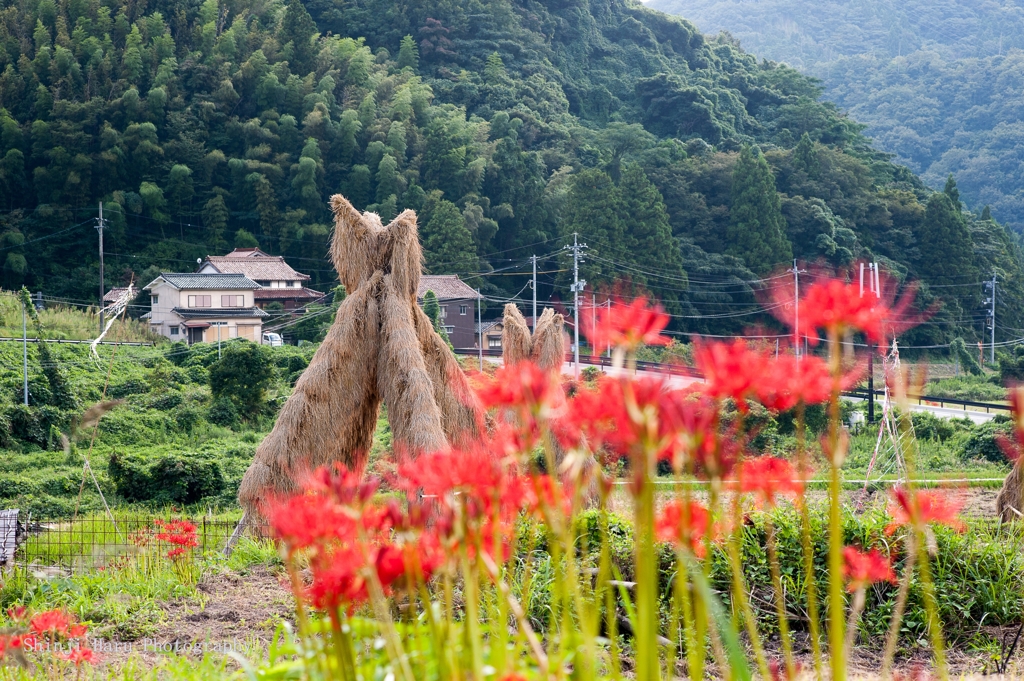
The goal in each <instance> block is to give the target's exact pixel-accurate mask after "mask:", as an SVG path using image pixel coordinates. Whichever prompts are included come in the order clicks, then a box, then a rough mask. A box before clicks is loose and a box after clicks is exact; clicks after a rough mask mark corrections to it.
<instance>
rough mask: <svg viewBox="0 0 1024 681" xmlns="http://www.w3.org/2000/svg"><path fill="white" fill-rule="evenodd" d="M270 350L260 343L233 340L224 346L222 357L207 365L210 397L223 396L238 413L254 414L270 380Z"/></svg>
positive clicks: (256, 412) (271, 369)
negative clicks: (209, 365) (211, 395)
mask: <svg viewBox="0 0 1024 681" xmlns="http://www.w3.org/2000/svg"><path fill="white" fill-rule="evenodd" d="M274 377H275V371H274V365H273V363H272V361H271V359H270V353H268V352H267V350H266V348H264V347H263V346H262V345H257V344H255V343H250V342H247V341H234V342H231V343H229V344H228V345H227V347H226V348H224V353H223V357H222V358H221V359H220V360H218V361H217V362H215V363H214V364H213V365H212V366H211V367H210V390H211V391H212V392H213V396H214V398H222V397H226V398H228V399H229V400H231V401H232V402H233V403H234V404H235V406H236V407H237V408H238V413H239V414H242V415H245V416H247V417H249V418H252V417H255V416H256V415H257V414H258V413H259V411H260V409H261V407H262V406H263V403H264V401H265V398H266V392H267V388H269V387H270V384H271V382H272V381H273V380H274Z"/></svg>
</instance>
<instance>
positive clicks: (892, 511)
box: [885, 487, 964, 534]
mask: <svg viewBox="0 0 1024 681" xmlns="http://www.w3.org/2000/svg"><path fill="white" fill-rule="evenodd" d="M962 507H963V504H962V503H961V502H958V501H956V500H953V499H950V498H949V496H948V495H946V494H943V493H942V492H941V491H938V490H918V491H914V492H911V491H910V490H908V489H906V488H905V487H895V488H893V490H892V500H891V501H890V503H889V515H891V516H892V523H890V524H889V526H888V527H886V528H885V532H886V534H892V533H893V532H895V531H896V529H897V528H899V527H903V526H906V527H911V528H913V529H917V530H923V529H924V528H926V527H927V526H928V525H946V526H948V527H952V528H953V529H955V530H962V529H964V523H963V521H962V520H960V518H959V514H960V509H961V508H962Z"/></svg>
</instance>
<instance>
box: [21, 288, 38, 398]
mask: <svg viewBox="0 0 1024 681" xmlns="http://www.w3.org/2000/svg"><path fill="white" fill-rule="evenodd" d="M39 342H40V343H42V342H43V339H42V338H40V339H39ZM21 362H22V370H23V372H24V374H23V375H24V383H23V384H22V393H23V395H24V399H25V406H26V407H27V406H28V308H27V307H26V306H25V299H24V298H22V300H21Z"/></svg>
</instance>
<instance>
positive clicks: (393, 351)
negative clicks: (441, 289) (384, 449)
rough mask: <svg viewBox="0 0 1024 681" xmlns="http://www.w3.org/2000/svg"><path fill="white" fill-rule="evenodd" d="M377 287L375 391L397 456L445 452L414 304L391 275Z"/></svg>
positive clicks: (442, 430)
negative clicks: (381, 403)
mask: <svg viewBox="0 0 1024 681" xmlns="http://www.w3.org/2000/svg"><path fill="white" fill-rule="evenodd" d="M381 288H382V291H381V297H380V343H379V345H378V348H377V353H376V354H377V386H378V390H379V391H380V395H381V397H383V398H384V403H385V404H386V405H387V406H388V421H390V423H391V431H392V433H393V434H394V444H395V451H396V452H401V453H405V454H413V455H415V454H420V453H423V452H433V451H437V450H439V449H443V448H444V447H445V445H446V444H447V442H446V440H445V436H444V429H443V428H442V427H441V411H440V409H438V407H437V403H436V402H434V385H433V382H432V381H431V380H430V375H429V374H428V373H427V368H426V365H425V363H424V361H423V353H422V352H421V351H420V342H419V338H418V337H417V335H416V328H415V326H414V324H413V308H414V307H416V302H415V301H409V299H408V298H407V297H406V296H405V295H403V294H402V293H401V292H400V291H399V290H398V289H397V286H396V282H395V280H394V279H393V278H392V275H390V274H388V275H385V277H384V282H383V285H382V287H381ZM363 361H372V360H368V359H367V358H364V360H363Z"/></svg>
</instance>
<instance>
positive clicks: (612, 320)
mask: <svg viewBox="0 0 1024 681" xmlns="http://www.w3.org/2000/svg"><path fill="white" fill-rule="evenodd" d="M595 316H596V317H597V319H596V321H592V320H591V319H590V318H589V316H587V315H585V316H584V318H583V319H582V320H581V322H582V324H581V330H582V331H583V335H584V336H586V337H587V340H589V341H590V345H591V346H592V347H593V348H594V352H595V353H597V352H598V351H599V350H598V349H599V348H600V349H604V348H622V349H624V350H626V351H627V352H633V351H635V350H636V349H637V348H638V347H640V346H641V345H668V344H669V343H671V342H672V340H671V339H670V338H668V337H666V336H662V335H661V331H662V329H664V328H665V327H666V326H667V325H668V321H669V316H668V315H667V314H665V312H664V310H662V308H661V306H660V305H655V306H654V307H651V306H650V305H649V304H648V301H647V299H646V298H644V297H642V296H641V297H639V298H635V299H634V300H633V302H631V303H630V304H629V305H625V304H623V302H622V301H620V300H615V301H613V302H612V303H611V304H610V305H609V307H608V308H602V309H599V310H597V311H596V314H595Z"/></svg>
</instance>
